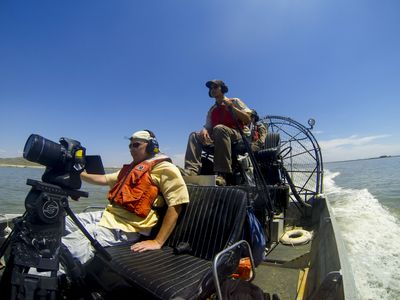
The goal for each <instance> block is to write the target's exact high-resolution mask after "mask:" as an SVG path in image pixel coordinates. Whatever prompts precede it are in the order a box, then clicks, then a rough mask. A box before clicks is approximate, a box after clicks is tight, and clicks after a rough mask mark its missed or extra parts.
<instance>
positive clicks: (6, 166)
mask: <svg viewBox="0 0 400 300" xmlns="http://www.w3.org/2000/svg"><path fill="white" fill-rule="evenodd" d="M0 168H34V169H44V168H45V167H44V166H29V165H12V164H0Z"/></svg>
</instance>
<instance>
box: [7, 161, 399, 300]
mask: <svg viewBox="0 0 400 300" xmlns="http://www.w3.org/2000/svg"><path fill="white" fill-rule="evenodd" d="M399 169H400V157H390V158H383V159H371V160H359V161H350V162H337V163H326V164H325V174H324V193H325V194H326V196H327V198H328V200H329V201H330V204H331V206H332V210H333V214H334V217H335V218H336V220H337V224H338V225H339V229H340V233H341V235H342V238H343V240H344V243H345V247H346V250H347V253H348V258H349V261H350V264H351V269H352V270H353V273H354V280H355V283H356V288H357V290H358V293H359V295H360V298H361V299H400V176H399V175H400V172H399ZM43 171H44V169H34V168H4V167H0V213H3V214H4V213H23V212H24V210H25V208H24V201H25V197H26V194H27V193H28V192H29V190H30V186H27V185H26V180H27V179H28V178H31V179H36V180H40V178H41V175H42V174H43ZM82 190H84V191H87V192H89V198H81V199H80V200H79V201H72V200H71V201H70V206H71V208H72V209H73V210H74V211H75V212H80V211H82V210H83V209H84V208H85V207H87V206H89V205H98V206H100V207H101V206H105V205H106V204H107V200H106V193H107V190H108V188H107V187H100V186H93V185H88V184H85V183H84V184H83V185H82Z"/></svg>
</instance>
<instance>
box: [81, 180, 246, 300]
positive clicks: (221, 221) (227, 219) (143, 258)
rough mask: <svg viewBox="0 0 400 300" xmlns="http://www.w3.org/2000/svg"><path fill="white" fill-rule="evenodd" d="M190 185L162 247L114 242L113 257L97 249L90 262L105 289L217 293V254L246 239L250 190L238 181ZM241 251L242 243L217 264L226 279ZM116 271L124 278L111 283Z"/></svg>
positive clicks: (170, 295)
mask: <svg viewBox="0 0 400 300" xmlns="http://www.w3.org/2000/svg"><path fill="white" fill-rule="evenodd" d="M188 190H189V196H190V203H189V204H188V205H187V207H186V209H185V210H184V211H183V212H182V213H181V215H180V219H179V220H178V223H177V226H176V227H175V230H174V231H173V233H172V234H171V236H170V238H169V239H168V241H167V242H166V245H165V246H164V247H163V248H162V249H160V250H152V251H146V252H142V253H133V252H132V251H130V249H129V247H130V245H119V246H114V247H109V248H107V251H108V253H110V254H111V256H112V261H110V262H105V261H104V260H103V259H102V258H101V257H100V256H98V255H96V256H95V259H94V261H93V262H92V263H91V266H92V269H91V268H90V266H89V268H88V271H89V272H90V274H89V275H90V277H92V278H94V279H95V280H96V281H97V282H98V283H99V284H100V285H101V286H102V287H103V288H105V289H106V290H107V289H108V290H109V291H111V290H115V289H119V290H121V288H123V289H125V290H128V291H129V288H131V295H132V296H134V295H138V294H135V291H138V292H140V293H143V294H141V297H145V298H146V299H149V298H150V299H174V298H179V299H203V298H206V297H207V296H209V295H210V294H211V293H213V292H214V291H215V286H214V283H213V275H212V259H213V258H214V257H215V255H216V254H217V253H218V252H220V251H221V250H223V249H224V248H227V247H229V246H231V245H232V244H234V243H235V242H237V241H239V240H241V239H242V233H243V225H244V222H245V219H246V207H247V204H248V200H247V193H246V192H245V191H243V190H241V189H239V188H234V187H210V186H208V187H204V186H188ZM240 252H241V249H240V248H238V249H235V250H232V251H230V252H228V254H227V255H224V256H223V258H222V260H221V263H220V264H219V266H218V274H219V276H221V279H222V278H223V277H226V276H228V275H230V274H232V273H233V272H234V271H235V269H236V267H237V263H238V260H239V258H240V255H241V253H240ZM99 262H102V263H99ZM96 265H97V267H96ZM99 265H102V267H103V270H102V271H101V272H99V270H98V266H99ZM93 266H95V267H94V268H93ZM107 274H108V275H107ZM110 274H113V275H112V276H110ZM116 275H118V276H119V277H118V278H119V279H115V280H114V283H111V281H110V282H109V286H108V287H106V283H107V282H106V281H107V280H108V279H107V278H112V277H113V276H114V278H116ZM121 278H122V279H123V281H121ZM121 282H124V284H125V286H123V287H121Z"/></svg>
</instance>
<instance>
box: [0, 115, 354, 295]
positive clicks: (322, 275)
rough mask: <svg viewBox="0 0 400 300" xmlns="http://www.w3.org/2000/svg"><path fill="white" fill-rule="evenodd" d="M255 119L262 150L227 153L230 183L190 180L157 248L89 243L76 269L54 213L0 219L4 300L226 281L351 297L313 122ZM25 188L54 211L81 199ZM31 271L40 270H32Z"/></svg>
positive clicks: (202, 287)
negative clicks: (88, 253)
mask: <svg viewBox="0 0 400 300" xmlns="http://www.w3.org/2000/svg"><path fill="white" fill-rule="evenodd" d="M260 122H262V123H263V124H264V125H265V126H266V127H267V129H268V134H267V138H266V141H265V149H263V150H260V151H259V152H258V153H246V151H244V153H243V151H242V152H241V153H240V154H238V155H235V158H234V162H233V163H234V164H236V165H235V168H234V170H235V174H236V177H235V178H236V183H235V185H231V186H225V187H218V186H215V184H213V181H212V180H211V181H207V180H204V178H208V179H209V178H210V176H208V177H207V175H204V177H202V176H197V177H200V178H198V179H200V180H198V183H197V184H196V180H193V179H194V178H190V179H188V181H187V182H188V190H189V195H190V204H189V205H188V206H187V207H186V209H185V211H184V212H183V213H182V214H181V216H180V219H179V221H178V224H177V226H176V228H175V229H174V232H173V233H172V234H171V236H170V238H169V239H168V241H167V243H166V245H165V246H164V247H163V248H162V249H160V250H154V251H147V252H143V253H132V252H131V251H130V250H129V246H130V245H123V244H122V245H118V246H113V247H108V248H102V247H99V246H98V245H95V240H94V241H93V243H92V245H94V246H95V248H96V250H98V251H97V254H96V255H95V257H94V258H93V259H92V260H91V261H90V262H88V263H87V264H86V265H84V266H77V265H76V264H75V263H74V261H71V260H69V259H68V258H65V257H63V251H62V245H61V242H60V240H61V234H62V230H60V228H61V227H62V222H60V218H58V219H57V221H54V222H50V221H48V222H39V223H40V224H35V222H32V221H31V220H32V219H30V218H29V216H28V215H29V213H28V214H27V213H25V214H24V215H23V216H19V217H16V218H15V221H14V224H15V225H14V229H13V231H12V232H11V233H10V232H9V231H7V230H4V229H5V228H6V222H5V221H2V222H0V226H1V228H0V229H1V230H0V232H4V234H3V237H2V238H1V240H0V241H1V242H2V246H1V251H2V252H1V255H2V256H4V258H5V267H4V268H3V269H2V279H1V289H2V298H3V296H4V297H6V298H7V299H39V298H40V299H77V298H80V299H111V298H116V297H119V298H120V299H125V298H128V297H129V298H135V299H230V298H229V294H230V295H234V292H235V291H234V290H232V289H233V288H232V286H236V287H237V286H239V285H240V283H246V284H250V285H251V286H252V287H255V288H257V289H258V290H259V291H262V294H263V295H264V298H265V299H281V300H284V299H291V300H295V299H296V300H300V299H312V300H313V299H315V300H316V299H358V295H357V292H356V289H355V285H354V279H353V273H352V271H351V268H350V265H349V263H348V261H347V257H346V250H345V248H344V244H343V242H342V240H341V237H340V233H339V231H338V228H337V225H336V222H335V219H334V218H333V217H332V212H331V209H330V206H329V202H328V200H327V199H326V198H325V196H324V194H323V175H324V172H323V160H322V154H321V149H320V147H319V144H318V142H317V140H316V139H315V137H314V135H313V134H312V129H313V127H314V125H315V121H314V120H312V119H310V120H309V122H308V126H307V127H306V126H304V125H302V124H301V123H299V122H297V121H295V120H293V119H291V118H287V117H281V116H265V117H263V118H262V119H261V120H260ZM245 150H246V149H245ZM203 159H204V160H205V163H204V165H207V163H210V161H211V163H212V155H211V156H210V153H204V156H203ZM246 160H247V163H243V161H246ZM249 170H250V171H251V172H250V175H249ZM251 174H253V175H251ZM28 184H30V185H32V188H33V189H34V190H36V191H37V192H36V193H37V195H40V196H39V198H40V199H42V200H35V201H39V202H40V201H42V202H43V203H44V202H45V200H46V199H47V198H48V197H47V198H46V197H45V196H43V194H46V195H47V194H51V195H56V196H55V197H56V198H57V199H59V203H60V204H61V205H60V211H64V213H62V212H61V216H64V215H65V211H67V213H68V214H69V213H70V208H69V206H68V199H69V198H70V197H77V196H85V194H84V193H83V194H82V192H80V191H65V189H60V188H59V187H58V186H57V185H52V184H46V183H41V182H35V181H32V180H28ZM27 198H28V197H27ZM39 202H35V203H36V204H37V205H39V206H40V205H41V204H40V203H41V202H40V203H39ZM43 205H44V204H43ZM53 212H54V211H53ZM36 217H37V216H36ZM45 217H46V216H45ZM39 218H42V219H41V220H43V216H39ZM60 223H61V225H60ZM61 229H62V228H61ZM260 232H261V233H262V234H261V235H260ZM244 261H245V262H247V264H245V265H244V264H243V262H244ZM59 263H61V264H65V269H66V273H65V274H62V275H60V274H59V272H58V266H59ZM30 268H36V269H37V270H39V271H47V272H44V273H46V274H47V275H44V273H43V275H40V272H39V275H37V274H30V273H29V269H30ZM246 268H247V269H246ZM243 270H247V271H248V272H247V273H246V272H244V271H243ZM245 273H246V274H245ZM227 283H234V285H228V284H227ZM6 298H3V299H6Z"/></svg>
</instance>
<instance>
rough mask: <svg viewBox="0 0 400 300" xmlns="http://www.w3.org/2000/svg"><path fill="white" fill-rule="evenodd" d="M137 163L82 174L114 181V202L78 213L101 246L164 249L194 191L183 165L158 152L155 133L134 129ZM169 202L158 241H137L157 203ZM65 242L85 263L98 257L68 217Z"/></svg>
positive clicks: (147, 230)
mask: <svg viewBox="0 0 400 300" xmlns="http://www.w3.org/2000/svg"><path fill="white" fill-rule="evenodd" d="M129 150H130V153H131V156H132V159H133V160H132V162H131V163H130V164H128V165H124V166H123V167H122V169H121V170H119V171H118V172H115V173H112V174H106V175H98V174H88V173H86V172H83V173H82V174H81V178H82V179H83V180H84V181H86V182H89V183H93V184H97V185H109V186H110V188H111V189H110V191H109V192H108V200H109V201H110V204H109V205H108V206H107V207H106V209H105V210H104V211H101V212H94V213H83V214H78V215H77V217H78V219H79V220H80V221H81V222H82V224H83V225H84V226H85V228H86V229H87V231H88V232H89V233H90V234H91V235H92V236H93V237H94V238H95V239H96V240H97V241H98V242H99V243H100V244H101V245H102V246H112V245H116V244H118V243H121V242H127V241H128V242H132V243H134V244H133V245H132V246H131V250H132V251H138V252H142V251H146V250H152V249H160V248H161V247H162V246H163V244H164V243H165V241H166V240H167V238H168V237H169V235H170V234H171V232H172V231H173V229H174V227H175V224H176V222H177V219H178V216H179V213H180V212H181V209H182V205H183V204H186V203H188V202H189V194H188V191H187V188H186V185H185V182H184V181H183V178H182V176H181V174H180V172H179V170H178V168H177V167H176V166H175V165H173V164H172V163H171V160H170V159H169V158H168V157H167V156H165V155H163V154H160V153H159V148H158V142H157V140H156V138H155V136H154V134H153V133H152V132H151V131H148V130H143V131H137V132H135V133H134V134H133V135H132V136H131V138H130V144H129ZM165 203H166V204H167V206H168V208H167V210H166V214H165V217H164V219H163V221H162V224H161V228H160V230H159V232H158V233H157V235H156V236H155V238H154V239H149V240H144V241H141V242H137V241H138V240H139V238H140V235H145V236H148V235H149V234H150V231H151V229H152V228H153V227H154V226H155V225H156V223H157V221H158V219H159V215H158V213H157V211H156V210H155V207H161V206H163V205H165ZM66 233H67V234H66V235H65V236H64V237H63V238H62V242H63V244H64V245H65V246H67V248H68V249H69V251H70V252H71V254H72V255H73V256H74V257H76V258H78V259H79V261H80V262H81V263H82V264H83V263H85V262H86V261H88V260H89V259H90V258H91V257H93V255H94V250H93V248H92V246H91V245H90V242H89V240H88V239H87V238H86V237H85V236H84V235H83V233H82V232H81V231H80V230H79V229H78V228H77V226H76V225H75V224H74V223H73V222H72V221H71V220H70V219H69V218H67V220H66Z"/></svg>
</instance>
